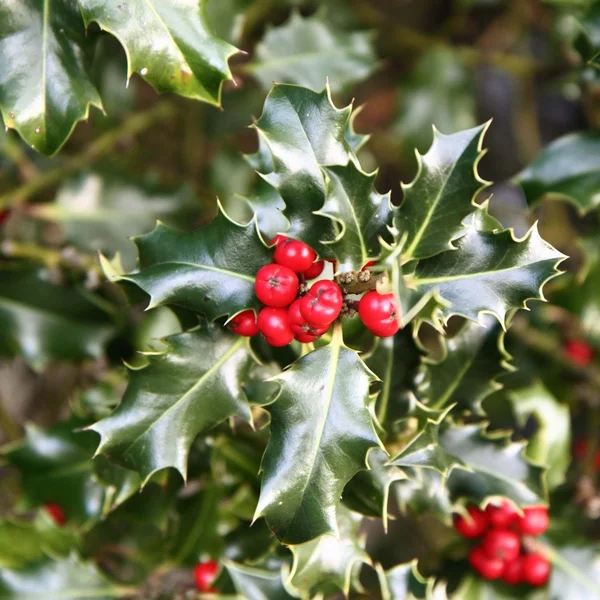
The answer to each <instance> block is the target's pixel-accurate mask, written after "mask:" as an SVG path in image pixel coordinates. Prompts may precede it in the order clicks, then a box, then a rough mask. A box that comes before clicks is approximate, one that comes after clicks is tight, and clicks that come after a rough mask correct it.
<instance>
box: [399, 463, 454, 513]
mask: <svg viewBox="0 0 600 600" xmlns="http://www.w3.org/2000/svg"><path fill="white" fill-rule="evenodd" d="M402 470H403V471H404V472H405V473H406V475H407V479H403V480H401V481H399V482H398V483H397V484H396V485H395V486H394V487H393V490H392V491H393V494H394V497H395V499H396V502H397V503H398V506H399V507H400V510H401V511H402V512H403V513H405V514H410V515H421V514H423V513H428V512H429V513H433V514H434V515H436V516H437V517H438V518H439V519H440V520H442V521H445V522H446V523H447V524H448V525H450V522H451V516H450V515H451V512H452V503H451V501H450V497H449V495H448V490H447V488H446V486H445V477H444V475H442V474H441V473H438V472H437V471H434V470H433V469H406V468H404V469H402Z"/></svg>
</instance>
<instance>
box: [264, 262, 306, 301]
mask: <svg viewBox="0 0 600 600" xmlns="http://www.w3.org/2000/svg"><path fill="white" fill-rule="evenodd" d="M254 291H255V292H256V297H257V298H258V299H259V300H260V301H261V302H262V303H263V304H266V305H267V306H274V307H276V308H281V307H283V306H289V305H290V304H291V303H292V302H293V301H294V299H295V298H296V296H297V295H298V277H296V273H294V272H293V271H292V270H291V269H288V268H287V267H282V266H281V265H265V266H264V267H261V268H260V269H259V270H258V273H257V274H256V281H255V282H254Z"/></svg>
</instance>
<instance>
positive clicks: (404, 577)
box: [377, 560, 445, 600]
mask: <svg viewBox="0 0 600 600" xmlns="http://www.w3.org/2000/svg"><path fill="white" fill-rule="evenodd" d="M377 576H378V577H379V585H380V587H381V597H382V599H383V600H415V599H418V598H428V599H430V598H432V596H431V591H432V589H433V584H434V580H433V579H430V580H428V579H426V578H424V577H423V576H422V575H421V574H420V573H419V571H418V570H417V561H416V560H413V561H411V562H409V563H404V564H401V565H396V566H395V567H393V568H391V569H388V570H387V571H384V570H383V568H382V567H381V565H377ZM442 597H445V596H441V595H439V596H438V595H436V596H435V599H436V600H437V599H438V598H439V600H441V599H442Z"/></svg>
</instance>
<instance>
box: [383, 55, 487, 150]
mask: <svg viewBox="0 0 600 600" xmlns="http://www.w3.org/2000/svg"><path fill="white" fill-rule="evenodd" d="M399 93H400V104H399V111H398V116H397V118H396V120H395V121H394V123H393V124H392V132H393V133H394V134H396V135H397V136H398V137H399V138H400V140H401V141H402V146H403V147H404V148H405V149H406V150H407V151H409V152H411V153H412V152H413V149H414V148H418V149H419V150H425V149H426V148H427V147H428V146H429V145H430V144H431V141H432V134H431V124H432V123H435V126H436V127H437V128H438V129H439V130H441V131H460V130H463V129H470V128H471V127H474V126H475V125H476V123H475V120H474V115H475V114H477V112H476V109H475V85H474V81H473V76H472V73H471V70H470V69H469V68H468V67H467V66H466V65H465V63H464V61H463V60H461V58H460V57H458V56H457V55H456V52H455V51H453V50H452V49H450V48H448V47H447V46H443V45H440V46H435V47H433V48H431V49H430V50H427V51H426V52H424V53H423V54H422V55H421V56H420V58H419V60H418V61H417V63H416V65H415V67H414V68H413V69H412V71H411V72H410V73H409V74H408V76H407V77H406V78H405V79H404V80H403V82H402V86H401V88H400V89H399Z"/></svg>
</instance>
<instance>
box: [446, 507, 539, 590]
mask: <svg viewBox="0 0 600 600" xmlns="http://www.w3.org/2000/svg"><path fill="white" fill-rule="evenodd" d="M467 512H468V513H469V516H468V517H467V516H462V515H456V517H455V519H454V527H455V528H456V530H457V531H458V532H459V533H460V534H461V535H462V536H463V537H465V538H467V539H478V538H481V541H480V543H479V544H478V545H476V546H474V547H473V548H472V550H471V552H470V554H469V563H470V565H471V566H472V567H473V569H475V571H477V573H479V575H481V577H483V578H484V579H502V580H503V581H504V582H505V583H507V584H509V585H519V584H528V585H532V586H542V585H545V584H546V583H547V581H548V577H549V576H550V563H549V562H548V559H547V558H546V557H545V556H543V555H542V554H540V553H539V552H535V551H532V552H530V551H528V550H526V549H525V548H523V544H522V539H521V538H522V536H536V535H541V534H542V533H544V531H546V529H547V528H548V523H549V518H548V510H547V509H546V508H544V507H543V506H534V507H530V508H525V509H523V514H522V515H520V514H519V513H518V512H517V511H516V510H515V508H514V507H513V506H512V505H511V504H510V503H509V502H506V501H504V502H502V504H500V505H492V504H489V505H488V506H487V507H486V509H485V511H483V510H480V509H479V508H478V507H476V506H469V507H468V508H467Z"/></svg>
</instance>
